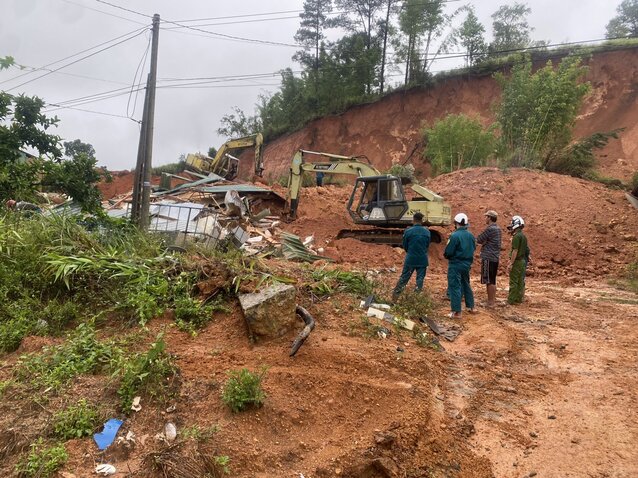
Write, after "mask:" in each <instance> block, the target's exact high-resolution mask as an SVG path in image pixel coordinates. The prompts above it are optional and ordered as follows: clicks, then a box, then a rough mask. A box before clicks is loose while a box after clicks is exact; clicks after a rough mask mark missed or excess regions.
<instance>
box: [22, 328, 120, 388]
mask: <svg viewBox="0 0 638 478" xmlns="http://www.w3.org/2000/svg"><path fill="white" fill-rule="evenodd" d="M121 356H122V350H121V349H120V348H119V347H118V346H116V345H115V344H114V343H113V342H112V341H100V340H98V339H97V337H96V333H95V328H94V327H93V325H92V324H88V323H84V324H80V325H79V326H78V327H77V328H76V329H75V330H74V331H73V332H71V333H70V334H69V337H68V339H67V340H66V342H64V343H63V344H60V345H55V346H51V347H45V348H44V349H43V350H42V353H39V354H26V355H22V356H21V357H20V360H19V362H18V365H17V367H16V369H15V375H16V378H17V379H18V380H20V381H22V382H25V383H27V384H29V385H30V386H32V387H34V388H37V389H48V390H58V389H60V388H61V387H63V386H64V385H66V384H67V383H68V382H69V381H70V380H71V379H73V378H74V377H76V376H77V375H81V374H96V373H100V372H108V371H112V370H114V369H115V367H116V364H117V362H118V361H119V360H120V358H121Z"/></svg>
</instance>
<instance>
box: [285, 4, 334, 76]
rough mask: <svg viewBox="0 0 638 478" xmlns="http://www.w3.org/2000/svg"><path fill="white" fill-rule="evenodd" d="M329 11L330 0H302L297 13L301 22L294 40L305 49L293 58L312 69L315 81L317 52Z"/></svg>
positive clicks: (317, 65) (317, 70)
mask: <svg viewBox="0 0 638 478" xmlns="http://www.w3.org/2000/svg"><path fill="white" fill-rule="evenodd" d="M331 11H332V0H304V3H303V12H302V13H300V14H299V16H300V17H301V24H300V26H299V30H297V33H296V34H295V41H296V42H297V43H299V44H301V45H303V46H304V47H305V48H306V49H304V50H300V51H298V52H297V53H295V55H294V56H293V60H295V61H298V62H299V63H301V65H302V66H304V67H305V68H308V69H312V70H313V71H314V73H315V81H316V78H317V77H318V72H319V53H320V50H321V45H322V42H323V41H324V40H325V38H326V36H325V30H326V28H327V27H328V24H327V22H328V18H327V14H328V13H330V12H331ZM308 50H312V51H313V53H312V54H311V53H309V52H308Z"/></svg>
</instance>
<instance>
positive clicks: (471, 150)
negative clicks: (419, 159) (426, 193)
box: [424, 114, 497, 174]
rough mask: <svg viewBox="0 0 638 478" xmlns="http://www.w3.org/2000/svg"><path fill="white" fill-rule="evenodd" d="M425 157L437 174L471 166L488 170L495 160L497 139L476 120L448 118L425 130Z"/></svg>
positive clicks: (458, 117) (457, 116) (458, 116)
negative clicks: (488, 163) (487, 166)
mask: <svg viewBox="0 0 638 478" xmlns="http://www.w3.org/2000/svg"><path fill="white" fill-rule="evenodd" d="M424 136H425V140H426V143H427V145H428V146H427V149H426V151H425V153H424V154H425V156H426V157H427V158H429V159H430V162H431V164H432V170H433V173H434V174H442V173H449V172H451V171H456V170H457V169H463V168H468V167H472V166H485V165H486V164H487V161H488V159H490V158H491V157H492V156H494V153H495V149H496V142H497V140H496V137H495V136H494V134H493V133H492V131H491V130H486V129H485V128H483V125H481V123H480V121H478V120H477V119H473V118H470V117H468V116H465V115H462V114H461V115H448V116H446V117H445V118H444V119H441V120H439V121H437V122H436V123H434V125H433V126H432V128H428V129H425V130H424Z"/></svg>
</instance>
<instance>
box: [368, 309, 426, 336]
mask: <svg viewBox="0 0 638 478" xmlns="http://www.w3.org/2000/svg"><path fill="white" fill-rule="evenodd" d="M367 316H368V317H376V318H377V319H382V320H385V321H386V322H390V323H391V324H395V325H398V326H399V327H401V328H404V329H406V330H410V331H412V330H414V326H415V325H416V324H415V323H414V322H412V321H411V320H408V319H403V318H400V317H395V316H394V315H392V314H389V313H388V312H386V311H384V310H379V309H375V308H374V307H370V308H369V309H368V312H367Z"/></svg>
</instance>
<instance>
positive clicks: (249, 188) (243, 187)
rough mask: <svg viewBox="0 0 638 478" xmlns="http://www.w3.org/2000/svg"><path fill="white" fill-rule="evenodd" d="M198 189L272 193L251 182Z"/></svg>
mask: <svg viewBox="0 0 638 478" xmlns="http://www.w3.org/2000/svg"><path fill="white" fill-rule="evenodd" d="M197 190H198V191H201V192H203V193H211V194H215V193H219V194H221V193H226V192H228V191H237V192H238V193H272V191H271V190H270V189H264V188H260V187H258V186H253V185H251V184H228V185H225V186H207V187H202V188H197Z"/></svg>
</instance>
